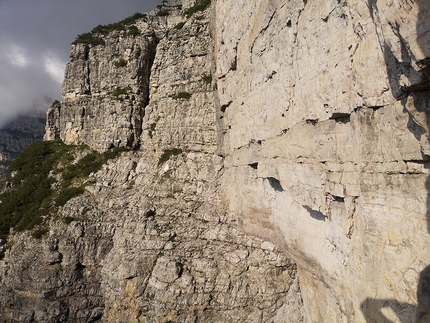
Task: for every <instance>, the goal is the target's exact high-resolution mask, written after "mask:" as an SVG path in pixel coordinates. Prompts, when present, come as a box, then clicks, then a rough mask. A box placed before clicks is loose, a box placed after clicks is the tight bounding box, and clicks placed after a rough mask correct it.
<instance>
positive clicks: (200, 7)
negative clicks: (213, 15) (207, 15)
mask: <svg viewBox="0 0 430 323" xmlns="http://www.w3.org/2000/svg"><path fill="white" fill-rule="evenodd" d="M210 5H211V0H198V1H197V2H196V4H195V5H194V6H192V7H191V8H188V9H187V10H185V15H186V16H187V17H188V18H189V17H191V16H192V15H193V14H194V13H196V12H199V11H204V10H206V9H207V8H208V7H209V6H210Z"/></svg>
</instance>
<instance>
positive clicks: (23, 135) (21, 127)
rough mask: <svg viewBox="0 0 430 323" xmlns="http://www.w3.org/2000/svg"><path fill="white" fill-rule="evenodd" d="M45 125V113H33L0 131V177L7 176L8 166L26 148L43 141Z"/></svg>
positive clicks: (16, 119)
mask: <svg viewBox="0 0 430 323" xmlns="http://www.w3.org/2000/svg"><path fill="white" fill-rule="evenodd" d="M45 123H46V116H45V112H39V111H37V112H34V111H33V112H31V113H29V115H22V116H19V117H17V118H15V119H14V120H12V121H10V122H9V123H8V124H6V125H5V126H3V127H2V128H1V129H0V177H2V176H4V175H5V174H6V172H7V166H8V165H9V164H10V163H11V161H12V160H13V159H14V158H15V157H16V156H17V155H18V154H19V153H20V152H21V151H23V150H24V148H25V147H27V146H28V145H30V144H31V143H33V142H35V141H39V140H42V139H43V136H44V134H45Z"/></svg>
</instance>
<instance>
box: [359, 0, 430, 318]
mask: <svg viewBox="0 0 430 323" xmlns="http://www.w3.org/2000/svg"><path fill="white" fill-rule="evenodd" d="M378 5H379V6H382V3H380V1H378V0H368V1H367V6H368V8H369V11H370V15H371V18H372V19H373V21H374V23H375V25H378V24H380V23H381V18H383V17H381V16H380V14H381V15H382V14H383V13H382V12H381V13H380V12H379V9H380V8H379V7H378ZM397 9H398V10H404V11H405V12H406V13H407V15H413V14H416V13H417V16H416V21H414V22H413V23H415V27H416V28H415V32H411V31H412V30H413V29H414V28H413V27H412V28H411V29H409V33H406V32H405V30H402V26H401V25H399V23H398V22H397V21H389V22H388V25H389V27H391V28H388V30H385V31H384V30H382V29H381V28H380V29H377V30H378V31H377V36H378V41H379V45H380V48H381V51H382V53H383V57H384V60H385V65H386V72H387V76H388V80H389V85H390V90H391V94H392V95H393V97H394V98H396V99H397V100H399V101H401V102H402V104H403V106H404V109H405V113H408V114H409V120H410V121H409V123H408V129H409V131H410V132H411V133H412V134H413V135H414V136H415V138H416V139H417V141H419V142H420V144H421V153H422V156H423V158H422V161H420V162H423V163H425V165H426V164H427V163H428V162H429V161H430V149H428V147H430V141H429V138H430V136H429V132H430V131H429V129H430V124H429V121H430V1H429V0H415V1H402V2H401V4H398V7H397ZM416 9H418V12H417V11H416ZM394 20H395V19H394ZM386 33H392V34H391V37H392V36H393V35H394V36H395V39H396V41H397V44H398V47H397V50H396V49H395V48H392V47H391V45H390V44H393V42H392V41H391V43H390V41H389V40H388V39H389V37H390V36H388V38H387V34H386ZM411 44H413V45H411ZM411 97H412V98H413V99H414V100H413V107H411V105H410V104H409V105H408V104H407V101H408V99H410V98H411ZM417 114H420V118H416V115H417ZM425 168H427V167H425ZM424 189H426V191H427V202H426V209H427V211H426V214H425V217H426V222H427V232H428V233H430V177H427V179H426V185H425V188H424ZM417 296H418V308H416V307H415V306H414V305H412V304H408V303H401V302H398V301H396V300H394V299H370V298H367V299H366V300H365V301H364V302H363V303H362V304H361V311H362V313H363V315H364V316H365V318H366V322H367V323H381V322H382V323H385V322H387V323H389V322H394V321H400V322H402V323H410V322H414V321H415V317H416V322H417V323H424V322H430V266H428V267H427V268H426V269H424V270H423V271H422V272H421V275H420V280H419V283H418V291H417ZM393 320H394V321H393Z"/></svg>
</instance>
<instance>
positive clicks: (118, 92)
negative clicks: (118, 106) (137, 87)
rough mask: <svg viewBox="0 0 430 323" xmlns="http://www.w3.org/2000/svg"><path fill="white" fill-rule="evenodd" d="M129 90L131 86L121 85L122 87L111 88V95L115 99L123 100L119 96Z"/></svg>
mask: <svg viewBox="0 0 430 323" xmlns="http://www.w3.org/2000/svg"><path fill="white" fill-rule="evenodd" d="M131 90H132V88H131V87H130V86H127V87H123V88H117V89H115V90H113V92H112V93H111V95H112V96H113V97H114V99H115V100H117V101H123V100H124V99H123V98H122V97H121V96H123V95H126V94H128V92H129V91H131Z"/></svg>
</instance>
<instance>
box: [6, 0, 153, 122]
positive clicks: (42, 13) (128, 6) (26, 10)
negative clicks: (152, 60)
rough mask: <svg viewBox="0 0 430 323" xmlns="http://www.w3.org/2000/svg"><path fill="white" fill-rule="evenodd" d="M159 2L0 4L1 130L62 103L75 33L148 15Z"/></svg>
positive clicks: (20, 0) (15, 0) (19, 0)
mask: <svg viewBox="0 0 430 323" xmlns="http://www.w3.org/2000/svg"><path fill="white" fill-rule="evenodd" d="M160 3H161V0H73V1H71V0H0V127H1V126H3V125H4V124H5V123H6V122H7V121H9V120H10V119H12V118H13V117H15V116H17V115H19V114H23V113H25V112H27V111H29V110H31V109H33V108H39V109H40V108H41V109H44V110H47V108H49V106H50V105H51V103H52V102H53V101H54V100H61V83H62V81H63V75H64V69H65V66H66V64H67V62H68V61H69V53H70V44H71V43H72V42H73V41H74V40H75V37H76V35H77V34H81V33H84V32H89V31H91V29H93V28H94V27H95V26H97V25H100V24H102V25H106V24H109V23H113V22H116V21H120V20H122V19H124V18H126V17H128V16H130V15H132V14H134V13H135V12H141V13H143V12H149V11H151V10H152V9H154V8H155V7H156V6H157V5H158V4H160Z"/></svg>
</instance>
